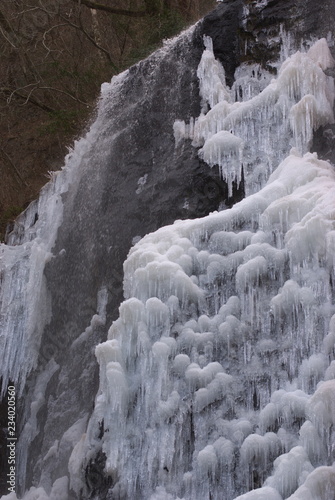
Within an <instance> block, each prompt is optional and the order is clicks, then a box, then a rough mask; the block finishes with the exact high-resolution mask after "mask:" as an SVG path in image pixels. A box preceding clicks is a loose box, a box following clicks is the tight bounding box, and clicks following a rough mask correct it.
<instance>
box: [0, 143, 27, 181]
mask: <svg viewBox="0 0 335 500" xmlns="http://www.w3.org/2000/svg"><path fill="white" fill-rule="evenodd" d="M0 151H1V152H2V154H3V155H4V156H5V158H7V161H8V162H9V163H10V165H11V166H12V167H13V169H14V171H15V173H16V175H17V176H18V178H19V179H20V181H21V182H22V184H24V185H25V186H28V184H27V183H26V181H25V180H24V179H23V177H22V175H21V174H20V172H19V171H18V169H17V167H16V165H15V164H14V162H13V160H12V159H11V157H10V156H9V155H8V154H7V153H6V151H5V150H4V149H3V148H1V147H0Z"/></svg>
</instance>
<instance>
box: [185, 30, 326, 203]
mask: <svg viewBox="0 0 335 500" xmlns="http://www.w3.org/2000/svg"><path fill="white" fill-rule="evenodd" d="M205 44H206V50H205V51H204V53H203V56H202V59H201V62H200V65H199V70H198V76H199V82H200V95H201V97H202V100H203V110H202V113H201V115H200V116H199V117H198V118H197V119H196V120H195V123H194V124H193V123H192V124H190V126H187V125H185V124H184V125H183V124H182V123H181V122H176V123H175V137H176V140H177V141H180V140H181V138H182V136H183V135H184V137H185V138H191V139H193V144H194V145H195V146H197V147H199V146H202V148H201V149H200V151H199V155H200V157H201V158H203V159H204V160H205V161H206V162H207V163H208V164H209V166H210V167H213V166H214V165H218V166H219V167H220V171H221V174H222V177H223V178H224V179H225V180H226V181H227V182H228V188H229V195H231V192H232V183H233V181H234V180H237V182H240V180H241V176H242V168H243V169H244V176H245V180H246V193H247V194H251V193H254V192H256V191H258V190H259V189H260V188H261V187H263V186H264V183H265V182H266V180H267V179H268V177H269V174H271V173H272V172H273V170H274V169H275V168H276V167H277V166H278V163H279V162H280V161H282V160H283V159H284V158H285V156H287V155H288V153H289V150H290V148H291V147H293V146H295V147H297V148H298V150H299V151H300V153H305V152H307V151H308V150H309V147H310V144H311V140H312V137H313V131H315V130H316V129H317V128H318V127H320V126H321V125H325V124H327V123H332V122H333V119H334V117H333V103H334V81H333V79H332V78H331V77H328V76H326V74H325V73H324V70H325V69H327V68H331V67H333V66H334V60H333V58H332V56H331V54H330V51H329V49H328V46H327V42H326V40H325V39H321V40H319V41H318V42H316V43H315V44H314V45H313V46H312V47H311V48H310V50H309V51H308V52H307V53H302V52H297V53H295V54H293V55H292V56H291V57H288V58H287V59H286V61H284V63H283V64H282V66H281V68H280V70H279V72H278V76H277V78H276V79H272V80H271V81H270V75H269V74H267V73H266V71H264V70H261V69H260V68H259V67H255V66H256V65H254V66H252V67H251V68H248V67H247V66H246V67H244V68H243V67H241V68H239V70H238V72H237V75H236V80H235V83H234V85H233V87H232V89H228V88H227V87H226V85H225V78H224V70H223V68H222V67H221V66H220V63H219V62H218V61H217V60H216V59H215V57H214V54H213V47H212V43H211V40H210V39H208V37H205ZM266 84H267V85H266ZM262 86H263V87H265V88H263V89H262ZM259 90H262V91H261V92H260V93H259V92H258V91H259ZM253 94H254V95H253ZM235 97H236V98H237V99H238V100H237V101H235V102H234V98H235ZM208 108H209V110H208Z"/></svg>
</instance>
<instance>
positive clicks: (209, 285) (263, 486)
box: [1, 38, 335, 500]
mask: <svg viewBox="0 0 335 500" xmlns="http://www.w3.org/2000/svg"><path fill="white" fill-rule="evenodd" d="M205 44H206V48H205V51H204V55H203V57H202V59H201V62H200V65H199V69H198V77H199V81H200V93H201V98H202V104H203V106H202V112H201V115H200V116H199V117H198V118H196V119H195V120H193V121H191V122H190V123H189V124H186V123H184V122H180V121H179V122H176V123H175V127H174V131H175V137H176V141H177V142H178V141H179V142H180V141H183V140H188V139H191V140H192V141H193V144H194V146H195V147H198V148H200V149H199V155H200V156H201V157H202V158H203V159H204V161H205V162H207V163H208V165H209V167H213V168H214V167H215V165H218V166H219V168H220V171H221V173H222V176H223V177H224V178H225V179H226V180H227V181H228V184H229V186H230V188H229V189H230V191H231V186H232V182H233V181H234V180H236V179H237V180H239V179H241V178H242V169H243V173H244V177H245V181H246V191H247V197H246V198H245V199H244V200H243V201H241V202H239V203H238V204H236V205H235V206H234V207H233V208H232V209H230V210H225V211H221V212H215V213H212V214H210V215H208V216H207V217H204V218H202V219H196V220H184V221H176V222H175V223H174V224H173V225H171V226H167V227H163V228H161V229H159V230H158V231H156V232H155V233H152V234H149V235H147V236H145V237H144V238H142V239H140V241H138V242H137V243H136V244H135V246H134V247H133V248H132V249H131V251H130V253H129V256H128V258H127V260H126V262H125V264H124V272H125V277H124V292H125V301H124V302H123V303H122V304H121V306H120V315H119V318H118V319H117V320H116V321H115V322H114V323H113V325H112V326H111V328H110V330H109V333H108V340H107V341H106V342H104V343H103V344H100V345H98V346H97V347H96V357H97V360H98V363H99V367H100V388H99V392H98V394H97V397H96V402H95V409H94V412H93V415H92V417H91V419H90V421H89V423H88V427H87V430H86V432H85V433H83V432H82V431H83V426H84V423H83V421H78V422H76V423H75V424H74V425H73V426H72V427H71V428H70V429H69V430H68V432H67V433H66V434H64V436H63V438H62V443H63V444H62V446H63V447H68V449H72V450H73V451H72V452H71V456H70V459H69V463H68V476H63V477H60V478H59V479H57V480H56V481H55V482H54V484H53V485H51V484H50V485H49V486H50V487H49V490H48V493H46V491H45V489H44V488H42V487H33V488H31V490H30V491H29V492H27V493H26V495H25V496H24V500H56V499H62V500H64V499H66V498H68V496H69V493H68V492H69V490H71V491H72V493H71V494H70V495H72V496H71V498H73V495H77V498H88V495H91V492H88V491H87V489H86V488H87V485H86V483H85V473H84V471H85V470H87V469H88V468H89V467H90V466H92V464H94V461H95V459H96V457H97V456H98V455H99V456H100V457H101V456H104V457H105V459H106V461H105V464H104V470H103V471H102V470H101V471H100V474H103V475H104V476H105V479H106V478H107V481H108V485H109V488H110V490H111V493H110V494H111V495H112V496H111V498H115V499H129V500H130V499H131V500H134V499H136V500H144V499H145V500H222V499H227V500H233V499H235V500H284V499H289V500H332V499H333V498H334V495H335V465H334V462H335V457H334V446H333V443H334V438H335V435H334V424H335V403H334V401H335V397H334V394H335V378H334V377H335V360H334V356H335V306H334V303H333V302H334V301H333V283H334V279H335V276H334V255H335V226H334V218H335V209H334V199H335V172H334V168H333V166H332V165H330V164H329V163H328V162H325V161H322V160H320V159H318V158H317V155H316V154H315V153H310V152H308V151H309V147H310V143H311V138H312V134H313V131H314V130H315V129H316V128H318V127H319V126H320V125H323V124H327V123H329V122H332V121H333V104H334V84H333V80H332V78H330V77H328V76H326V74H325V73H324V71H325V70H326V69H327V68H328V67H332V66H333V64H334V63H333V59H332V57H331V55H330V52H329V49H328V47H327V44H326V41H325V40H324V39H322V40H319V41H318V42H316V43H315V44H314V45H313V46H312V47H311V48H310V50H309V51H308V52H307V53H303V52H298V53H296V54H293V55H291V56H290V57H288V59H287V60H286V61H284V62H283V64H282V66H281V68H280V70H279V73H278V77H277V79H275V80H272V81H271V79H270V76H269V75H268V74H267V73H264V72H263V73H260V76H257V71H258V70H256V76H255V75H254V76H251V75H250V73H251V72H252V71H253V72H254V73H255V67H254V68H253V69H250V68H247V67H245V68H242V69H241V68H240V69H239V70H238V74H237V75H236V81H235V84H234V86H233V88H232V89H228V88H227V87H226V85H225V77H224V70H223V68H222V66H221V65H220V63H219V62H218V61H216V60H215V58H214V55H213V50H212V45H211V40H210V39H208V38H206V39H205ZM108 89H109V87H108ZM108 89H107V87H106V88H105V91H107V90H108ZM94 133H95V132H94ZM93 139H94V137H93ZM85 147H86V146H84V149H85ZM64 175H65V174H64V173H63V174H61V175H60V177H59V178H60V179H62V180H61V181H59V182H60V185H59V187H57V186H58V184H57V180H56V183H54V184H52V186H54V187H52V188H50V189H53V190H54V193H55V198H51V199H54V200H55V203H58V201H57V200H59V194H60V193H61V192H62V190H63V189H65V188H66V182H65V181H63V177H62V176H64ZM145 182H146V178H144V177H143V178H140V179H139V181H138V189H139V192H140V190H141V188H142V187H143V186H144V185H145ZM138 194H139V193H138ZM42 201H43V197H42ZM46 213H47V214H48V210H46ZM60 217H61V212H60ZM58 223H59V221H58V220H56V221H55V222H54V223H53V224H54V225H53V226H52V227H54V228H55V230H52V231H51V232H50V233H47V232H45V233H44V232H43V224H47V222H44V221H43V219H42V220H39V221H38V222H37V223H36V228H34V229H32V231H35V229H36V231H40V233H38V236H39V234H40V238H37V239H36V237H35V234H34V237H32V238H31V241H29V239H28V240H27V242H26V243H25V244H24V245H23V246H20V247H19V249H18V250H16V249H15V247H8V248H2V252H6V257H5V258H3V262H6V265H10V266H11V267H13V266H17V268H18V274H17V275H18V276H19V275H20V276H21V275H22V276H24V279H23V280H22V282H23V284H24V290H25V291H24V290H22V294H24V293H29V290H30V288H29V287H30V283H33V282H34V283H37V286H39V287H42V286H43V279H42V270H43V266H44V262H45V260H46V259H47V258H50V249H51V247H52V243H53V241H54V236H55V231H56V229H57V224H58ZM40 228H41V229H40ZM47 234H48V235H49V236H48V237H47ZM50 234H51V236H50ZM33 245H35V246H36V245H39V247H38V248H37V249H36V248H35V246H34V248H32V246H33ZM20 252H21V254H22V255H21V254H20V255H19V253H20ZM7 253H8V255H7ZM10 255H13V258H12V261H11V258H10ZM20 259H21V260H20ZM29 259H30V260H32V259H36V261H38V264H36V266H35V267H34V266H32V268H31V269H33V271H32V273H33V275H32V276H30V274H29V272H30V271H28V270H29V269H30V268H29V267H28V266H27V267H25V260H29ZM33 262H35V260H33ZM8 263H9V264H8ZM22 273H23V274H22ZM33 278H34V279H33ZM18 279H19V278H18ZM20 279H21V278H20ZM9 286H10V283H9V284H8V287H9ZM6 287H7V285H5V292H6V294H7V296H8V297H11V296H10V295H9V293H8V292H7V291H6V290H8V288H6ZM42 295H43V294H42ZM23 302H24V300H23ZM33 310H37V309H32V311H33ZM39 310H41V307H40V308H39ZM42 310H43V311H45V317H43V318H42V322H41V323H43V324H44V323H46V322H47V321H48V307H47V304H45V305H43V307H42ZM31 314H33V313H31ZM35 319H36V318H34V317H33V316H32V317H31V325H32V327H31V328H30V329H27V331H26V337H25V338H24V339H22V345H23V347H24V349H23V355H24V352H26V351H27V350H28V349H30V350H31V351H32V352H34V349H35V348H36V350H37V347H38V342H39V336H38V335H37V336H36V339H35V340H34V342H36V346H34V349H31V347H32V346H31V343H32V341H33V337H32V332H33V330H34V325H35V323H36V322H34V321H35ZM29 321H30V320H29ZM29 321H28V324H30V322H29ZM13 324H15V323H13ZM10 338H11V337H10V334H9V336H5V335H2V337H1V339H2V341H3V342H4V343H5V342H9V341H8V340H6V339H10ZM4 349H8V352H11V353H12V354H11V356H9V358H8V359H9V365H8V366H6V367H4V368H2V369H3V372H5V373H6V371H7V372H8V373H9V377H10V378H11V379H12V380H15V381H18V380H20V379H22V380H24V377H25V374H26V373H27V372H29V370H30V368H31V366H32V365H33V364H34V359H32V360H31V361H30V364H28V362H27V361H24V362H20V361H22V360H21V359H19V358H18V356H19V353H18V352H17V351H16V350H15V349H13V347H12V346H9V345H8V346H7V347H6V345H5V344H4ZM14 366H17V367H20V370H18V371H15V369H14ZM57 369H58V367H57V365H56V364H55V363H50V365H48V369H47V373H46V374H45V377H48V376H49V377H51V376H52V374H53V373H54V372H55V370H57ZM45 377H41V379H40V380H39V381H38V386H37V389H36V390H37V394H36V398H35V401H34V408H33V410H34V411H32V414H31V415H32V417H31V421H30V422H29V425H27V428H26V429H25V430H24V433H23V437H24V438H26V439H27V440H29V439H33V437H34V435H35V432H36V427H34V418H35V416H36V413H37V411H38V409H39V404H40V403H41V401H42V400H43V397H44V394H43V391H44V389H45V384H46V383H47V379H46V378H45ZM58 450H59V443H58V442H55V443H53V445H52V446H51V448H50V449H49V451H48V453H47V454H46V455H45V457H43V460H48V459H49V458H50V457H52V455H53V454H55V453H58ZM100 477H101V476H100ZM73 492H74V493H73ZM93 494H94V493H93ZM85 495H86V496H85ZM2 498H3V499H6V500H16V496H15V494H10V495H8V496H5V497H2Z"/></svg>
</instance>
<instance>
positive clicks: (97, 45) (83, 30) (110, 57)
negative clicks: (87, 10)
mask: <svg viewBox="0 0 335 500" xmlns="http://www.w3.org/2000/svg"><path fill="white" fill-rule="evenodd" d="M60 17H61V18H62V19H64V20H66V23H67V24H68V25H70V26H72V27H73V28H75V29H77V30H79V31H81V32H82V33H83V34H84V35H85V36H86V37H87V38H88V40H89V41H90V42H91V43H92V44H93V45H94V46H95V47H96V48H97V49H99V50H101V51H102V52H103V53H104V54H106V56H107V57H108V60H109V62H110V64H111V66H112V67H113V69H114V70H115V71H119V68H118V67H117V66H116V64H115V63H114V62H113V60H112V56H111V54H110V52H109V51H108V50H107V49H105V48H104V47H102V46H101V45H99V44H98V43H97V42H96V41H95V40H94V38H92V37H91V35H90V34H89V33H87V31H86V30H85V28H84V26H83V24H82V23H81V22H80V26H78V25H77V24H74V23H72V22H71V21H70V20H69V19H67V18H66V17H64V16H62V15H61V16H60Z"/></svg>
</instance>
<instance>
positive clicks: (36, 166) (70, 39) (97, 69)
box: [0, 0, 216, 239]
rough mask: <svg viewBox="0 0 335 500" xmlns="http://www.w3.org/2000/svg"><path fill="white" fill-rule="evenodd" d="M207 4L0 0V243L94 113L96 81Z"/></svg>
mask: <svg viewBox="0 0 335 500" xmlns="http://www.w3.org/2000/svg"><path fill="white" fill-rule="evenodd" d="M215 3H216V2H215V0H128V1H127V0H126V1H123V0H98V1H97V2H95V0H92V1H91V0H2V2H1V6H0V54H1V58H0V172H1V183H0V239H3V235H4V231H5V227H6V224H7V222H8V221H10V220H11V219H13V218H15V216H16V215H17V214H18V213H20V212H21V211H22V209H24V208H25V207H26V206H27V204H28V203H29V202H30V201H31V200H33V199H34V198H35V197H36V196H37V194H38V191H39V190H40V188H41V187H42V185H43V184H45V182H46V181H47V175H48V172H50V171H53V170H57V169H58V168H60V167H61V165H62V160H63V157H64V155H65V154H66V148H67V146H68V145H70V144H71V143H72V141H73V139H74V138H75V137H76V136H77V135H78V134H80V132H81V131H82V129H83V127H84V126H85V123H86V122H87V120H88V118H89V116H90V115H91V114H92V111H93V109H94V103H95V100H96V98H97V95H98V93H99V90H100V85H101V83H102V82H103V81H107V80H110V78H111V77H112V75H113V74H116V73H118V72H119V71H121V70H122V69H124V68H125V67H128V66H129V65H131V64H133V63H134V62H136V61H138V60H139V59H141V58H143V57H145V56H146V55H148V53H150V52H151V51H152V50H154V49H155V48H156V47H157V46H158V45H159V43H160V41H161V40H162V39H164V38H167V37H169V36H172V35H174V34H175V33H177V32H178V31H180V30H181V28H183V27H184V26H186V25H187V24H190V23H191V22H193V21H195V20H196V19H198V18H200V17H201V16H202V15H203V14H204V13H206V12H207V11H209V10H210V9H212V8H213V7H214V6H215Z"/></svg>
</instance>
